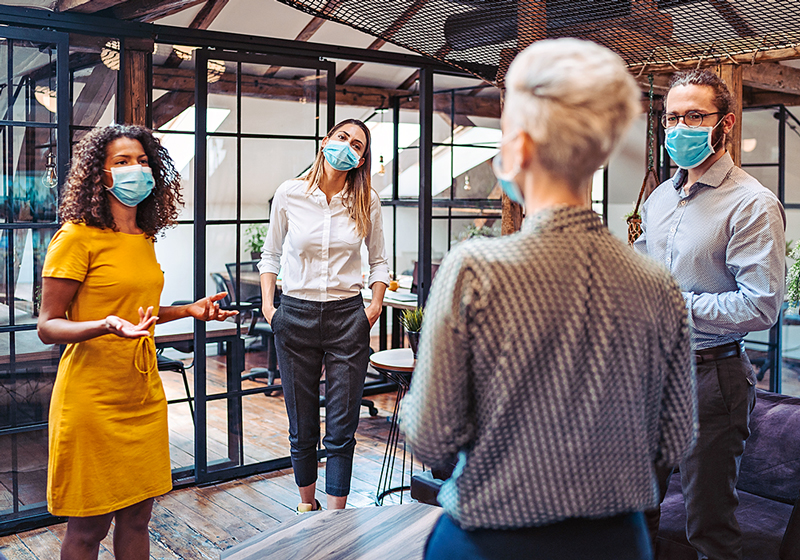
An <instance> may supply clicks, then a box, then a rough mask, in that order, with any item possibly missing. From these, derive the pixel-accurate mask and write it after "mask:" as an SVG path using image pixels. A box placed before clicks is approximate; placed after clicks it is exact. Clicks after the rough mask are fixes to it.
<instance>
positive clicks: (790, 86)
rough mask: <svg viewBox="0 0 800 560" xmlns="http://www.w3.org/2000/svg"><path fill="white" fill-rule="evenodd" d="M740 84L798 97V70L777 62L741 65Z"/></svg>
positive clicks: (799, 73) (799, 90) (799, 82)
mask: <svg viewBox="0 0 800 560" xmlns="http://www.w3.org/2000/svg"><path fill="white" fill-rule="evenodd" d="M742 83H743V84H744V85H746V86H749V87H752V88H756V89H761V90H766V91H774V92H778V93H788V94H791V95H800V69H798V68H794V67H792V66H784V65H783V64H779V63H777V62H762V63H760V64H754V65H752V66H751V65H749V64H748V65H743V66H742Z"/></svg>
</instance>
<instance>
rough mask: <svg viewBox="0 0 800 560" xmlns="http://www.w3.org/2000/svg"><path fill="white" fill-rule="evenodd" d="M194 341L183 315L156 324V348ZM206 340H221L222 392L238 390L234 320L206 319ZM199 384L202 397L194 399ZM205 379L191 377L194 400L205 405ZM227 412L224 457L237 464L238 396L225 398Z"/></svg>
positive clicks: (239, 344) (240, 361) (240, 356)
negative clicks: (222, 362)
mask: <svg viewBox="0 0 800 560" xmlns="http://www.w3.org/2000/svg"><path fill="white" fill-rule="evenodd" d="M193 341H194V319H193V318H191V317H186V318H183V319H177V320H175V321H170V322H169V323H163V324H160V325H156V331H155V343H156V348H171V347H173V346H175V345H176V344H179V343H186V342H193ZM206 342H207V343H220V342H224V343H225V360H226V362H225V363H226V392H228V393H234V392H236V393H238V392H239V391H241V389H242V371H244V339H243V338H242V337H241V336H239V332H238V331H237V329H236V324H235V323H230V322H228V321H209V322H208V323H206ZM198 387H201V396H202V398H200V399H198V395H197V388H198ZM205 393H206V387H205V379H203V380H201V381H199V382H198V381H197V379H195V402H196V403H197V402H200V403H201V406H205V401H206V397H205ZM226 400H227V401H228V402H227V407H226V408H227V411H228V430H227V431H228V459H229V460H230V462H232V463H234V464H236V465H239V464H241V460H242V456H241V455H242V449H241V425H242V397H241V396H238V395H237V396H231V397H227V399H226Z"/></svg>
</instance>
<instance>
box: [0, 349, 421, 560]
mask: <svg viewBox="0 0 800 560" xmlns="http://www.w3.org/2000/svg"><path fill="white" fill-rule="evenodd" d="M262 359H263V358H262V355H261V354H260V353H248V354H247V366H248V368H249V367H253V366H256V365H261V363H260V360H262ZM190 371H191V370H190ZM208 371H209V375H208V377H209V382H208V390H209V392H218V391H220V390H222V388H223V386H222V380H223V379H224V364H223V363H222V362H221V361H219V362H217V363H216V366H215V365H214V363H213V362H211V361H210V362H209V368H208ZM162 379H163V380H164V385H165V390H166V392H167V396H168V398H176V397H182V396H184V389H183V382H182V380H181V379H180V376H179V375H178V374H173V373H169V372H167V373H163V374H162ZM190 383H191V377H190ZM249 386H257V385H256V384H246V387H249ZM370 399H372V400H374V402H375V405H376V406H377V407H378V409H379V411H380V412H379V415H378V416H376V417H370V416H369V413H368V412H367V410H366V409H362V414H361V420H360V423H359V428H358V432H357V434H356V437H357V440H358V444H357V446H356V451H355V457H354V464H353V478H352V483H351V484H352V488H351V493H350V497H349V500H348V507H360V508H363V507H375V506H374V501H375V493H376V489H377V485H378V479H379V476H380V471H381V464H382V461H383V453H384V450H385V447H386V445H385V444H386V439H387V436H388V431H389V421H388V420H389V417H390V416H391V411H392V409H393V407H394V394H393V393H388V394H384V395H376V396H374V397H370ZM169 408H170V417H169V421H170V445H171V449H170V452H171V455H172V461H173V465H174V466H185V465H190V464H192V462H193V458H192V450H193V445H194V444H193V441H192V429H191V428H192V421H191V417H190V415H189V408H188V405H187V404H186V403H178V404H173V405H170V407H169ZM243 408H244V429H245V434H244V435H245V457H246V462H248V463H250V462H254V461H261V460H265V459H272V458H276V457H282V456H287V455H288V450H289V445H288V441H287V435H286V434H287V428H288V426H287V423H286V411H285V409H284V405H283V398H282V397H281V396H279V395H273V396H268V397H267V396H263V395H254V396H251V397H246V398H245V399H244V402H243ZM323 433H324V432H323ZM225 441H227V435H226V434H225V409H224V405H223V406H219V407H218V410H213V409H211V408H210V410H209V460H211V459H213V458H214V457H215V456H217V457H221V456H223V455H222V453H224V452H225V448H224V446H225V443H224V442H225ZM399 459H400V456H398V461H399ZM399 467H400V464H399V462H398V463H397V464H396V468H395V473H396V474H395V477H396V478H395V482H398V481H399V477H400V475H399ZM421 468H422V467H421V465H419V464H418V463H417V464H415V465H414V471H415V472H416V471H417V470H418V469H421ZM406 476H408V475H407V474H406ZM317 486H318V492H317V493H318V497H319V499H320V502H322V504H323V507H324V505H325V499H324V498H325V496H324V490H325V463H324V462H321V463H320V464H319V480H318V482H317ZM409 501H411V498H410V496H409V494H408V493H407V492H406V493H405V495H404V497H403V503H408V502H409ZM298 502H299V497H298V495H297V489H296V487H295V484H294V476H293V473H292V471H291V469H286V470H282V471H277V472H273V473H268V474H263V475H256V476H251V477H248V478H243V479H238V480H234V481H230V482H225V483H221V484H216V485H213V486H207V487H190V488H184V489H181V490H174V491H172V492H170V493H169V494H167V495H165V496H162V497H160V498H157V499H156V502H155V505H154V509H153V518H152V521H151V523H150V542H151V550H150V552H151V558H153V559H168V560H175V559H187V560H188V559H194V558H198V559H214V560H217V559H218V558H219V554H220V551H222V550H225V549H227V548H230V547H231V546H234V545H236V544H238V543H241V542H242V541H244V540H246V539H248V538H250V537H252V536H255V535H257V534H259V533H261V532H264V531H268V530H272V529H274V527H275V526H276V525H277V524H278V523H280V522H282V521H285V520H289V519H294V518H295V507H296V506H297V503H298ZM384 503H385V504H387V505H390V504H396V503H399V495H391V496H388V497H387V498H386V500H385V501H384ZM65 531H66V524H58V525H52V526H50V527H47V528H43V529H36V530H33V531H28V532H25V533H19V534H16V535H12V536H8V537H2V538H0V552H2V553H3V554H4V555H5V556H6V557H7V558H8V559H9V560H17V559H19V560H33V559H41V560H45V559H57V558H59V549H60V545H61V539H62V538H63V536H64V533H65ZM112 551H113V547H112V536H111V532H110V533H109V536H108V537H107V538H106V539H105V540H104V541H103V544H102V547H101V551H100V558H103V559H110V558H113V554H112Z"/></svg>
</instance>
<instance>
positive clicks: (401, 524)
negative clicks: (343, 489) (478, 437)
mask: <svg viewBox="0 0 800 560" xmlns="http://www.w3.org/2000/svg"><path fill="white" fill-rule="evenodd" d="M441 514H442V508H439V507H435V506H430V505H428V504H405V505H401V506H386V507H382V508H372V507H364V508H355V509H341V510H331V511H320V512H314V513H306V514H304V515H299V516H297V518H295V519H292V520H290V521H286V522H284V523H281V524H280V525H279V526H278V527H277V528H276V529H275V530H274V531H271V532H268V533H263V534H261V535H256V536H255V537H252V538H250V539H248V540H246V541H244V542H243V543H241V544H239V545H237V546H234V547H231V548H229V549H228V550H225V551H223V552H222V554H221V555H220V556H221V558H222V560H261V559H267V558H281V559H282V560H307V559H315V558H325V559H326V560H367V559H368V560H372V559H374V558H389V559H391V560H420V559H421V558H422V555H423V551H424V549H425V543H426V541H427V540H428V535H430V533H431V531H432V530H433V527H434V525H436V522H437V521H438V520H439V516H440V515H441Z"/></svg>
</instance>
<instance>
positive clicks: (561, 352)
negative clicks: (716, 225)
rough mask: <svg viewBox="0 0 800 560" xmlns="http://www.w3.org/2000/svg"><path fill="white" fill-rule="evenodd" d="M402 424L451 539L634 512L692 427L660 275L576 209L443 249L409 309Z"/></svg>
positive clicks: (678, 322) (669, 291)
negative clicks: (454, 526) (437, 480)
mask: <svg viewBox="0 0 800 560" xmlns="http://www.w3.org/2000/svg"><path fill="white" fill-rule="evenodd" d="M401 423H402V428H403V429H404V431H405V433H406V437H407V440H408V441H409V442H410V444H411V446H412V448H413V451H414V453H415V454H416V455H417V457H418V458H419V459H421V460H422V461H423V462H425V463H426V464H428V465H432V466H444V465H445V464H446V463H448V462H451V461H453V460H454V459H455V458H456V457H458V464H457V467H456V470H455V472H454V474H453V476H452V477H451V478H450V479H449V480H448V481H447V482H446V483H445V484H444V486H443V487H442V490H441V492H440V494H439V501H440V502H441V504H442V505H443V507H444V509H445V511H446V512H447V513H448V514H449V515H450V516H451V517H452V518H453V519H454V520H455V521H456V522H457V523H458V524H459V525H460V526H461V527H462V528H464V529H475V528H492V529H510V528H519V527H528V526H535V525H544V524H548V523H553V522H556V521H559V520H562V519H566V518H570V517H604V516H610V515H615V514H618V513H622V512H631V511H640V510H643V509H645V508H648V507H651V506H653V505H655V504H656V502H657V494H658V490H657V485H656V479H655V476H654V470H653V465H654V464H656V463H658V464H668V465H675V464H677V463H678V462H679V461H680V459H681V458H682V457H683V456H684V454H685V453H686V452H687V451H688V449H689V448H690V447H691V446H692V445H693V443H694V439H695V437H696V431H697V404H696V398H695V379H694V366H693V361H692V358H691V354H690V349H689V331H688V327H687V316H686V308H685V307H684V303H683V298H682V297H681V292H680V290H679V289H678V286H677V285H676V283H675V281H674V280H673V279H672V278H671V276H670V275H669V274H668V273H667V272H666V271H664V270H663V269H661V268H660V267H659V266H657V265H656V264H655V263H653V262H651V261H650V260H648V259H646V258H645V257H642V256H641V255H638V254H636V252H635V251H633V250H631V249H630V248H628V247H626V246H625V245H624V244H623V243H622V242H620V241H619V240H617V239H616V238H615V237H614V236H613V235H612V234H611V233H610V232H609V231H608V229H607V228H606V227H605V226H604V225H603V224H602V222H601V221H600V220H599V218H598V216H597V215H596V214H595V213H594V212H592V211H591V210H588V209H585V208H575V207H560V208H557V209H555V210H546V211H542V212H540V213H537V214H536V215H533V216H530V217H528V218H526V219H525V221H524V223H523V226H522V231H521V232H518V233H516V234H514V235H509V236H505V237H502V238H498V239H477V240H472V241H469V242H466V243H463V244H461V245H459V246H458V247H456V248H455V249H454V250H452V251H451V252H450V254H449V255H448V256H447V258H446V259H445V261H444V263H443V264H442V266H441V267H440V268H439V271H438V273H437V275H436V281H435V282H434V284H433V288H432V292H431V297H430V300H429V303H428V305H427V309H426V310H425V320H424V323H423V330H422V340H421V343H420V350H419V358H418V361H417V367H416V370H415V372H414V374H413V379H412V384H411V390H410V392H409V393H408V395H407V396H406V398H405V400H404V401H403V403H402V409H401Z"/></svg>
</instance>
